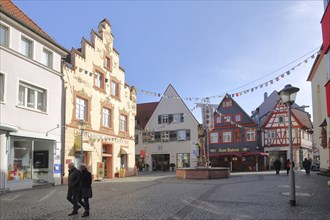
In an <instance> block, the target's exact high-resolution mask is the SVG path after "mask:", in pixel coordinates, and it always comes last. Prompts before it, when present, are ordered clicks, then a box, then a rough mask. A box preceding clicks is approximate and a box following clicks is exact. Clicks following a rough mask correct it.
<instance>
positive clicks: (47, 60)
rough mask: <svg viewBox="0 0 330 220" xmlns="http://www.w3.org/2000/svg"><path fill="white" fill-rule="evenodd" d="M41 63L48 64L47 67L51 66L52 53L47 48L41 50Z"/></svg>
mask: <svg viewBox="0 0 330 220" xmlns="http://www.w3.org/2000/svg"><path fill="white" fill-rule="evenodd" d="M41 62H42V64H44V65H46V66H48V67H49V68H53V53H52V52H50V51H49V50H47V49H45V48H44V49H43V50H42V61H41Z"/></svg>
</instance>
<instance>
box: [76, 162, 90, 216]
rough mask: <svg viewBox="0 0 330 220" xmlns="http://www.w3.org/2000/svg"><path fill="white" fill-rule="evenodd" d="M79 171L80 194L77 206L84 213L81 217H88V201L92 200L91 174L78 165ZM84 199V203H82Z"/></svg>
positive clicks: (83, 165) (81, 165) (82, 165)
mask: <svg viewBox="0 0 330 220" xmlns="http://www.w3.org/2000/svg"><path fill="white" fill-rule="evenodd" d="M79 170H80V172H81V178H80V193H79V200H78V201H79V204H81V205H82V206H83V207H84V209H85V212H84V213H83V214H82V216H81V217H87V216H89V199H90V198H92V196H93V192H92V174H91V173H90V172H89V171H88V169H87V167H86V165H85V164H80V165H79ZM82 199H84V201H82Z"/></svg>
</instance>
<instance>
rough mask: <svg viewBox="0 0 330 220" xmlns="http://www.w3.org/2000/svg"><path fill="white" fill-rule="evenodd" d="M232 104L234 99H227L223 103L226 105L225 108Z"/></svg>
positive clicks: (223, 105)
mask: <svg viewBox="0 0 330 220" xmlns="http://www.w3.org/2000/svg"><path fill="white" fill-rule="evenodd" d="M231 106H232V101H231V100H226V101H224V102H223V104H222V107H224V108H229V107H231Z"/></svg>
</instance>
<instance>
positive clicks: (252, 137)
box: [246, 129, 256, 141]
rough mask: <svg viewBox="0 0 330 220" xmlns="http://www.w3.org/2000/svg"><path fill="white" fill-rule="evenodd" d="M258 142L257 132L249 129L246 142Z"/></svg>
mask: <svg viewBox="0 0 330 220" xmlns="http://www.w3.org/2000/svg"><path fill="white" fill-rule="evenodd" d="M255 140H256V130H255V129H247V130H246V141H255Z"/></svg>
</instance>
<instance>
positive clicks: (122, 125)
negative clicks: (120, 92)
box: [120, 114, 127, 132]
mask: <svg viewBox="0 0 330 220" xmlns="http://www.w3.org/2000/svg"><path fill="white" fill-rule="evenodd" d="M120 131H124V132H127V116H126V115H123V114H121V115H120Z"/></svg>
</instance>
